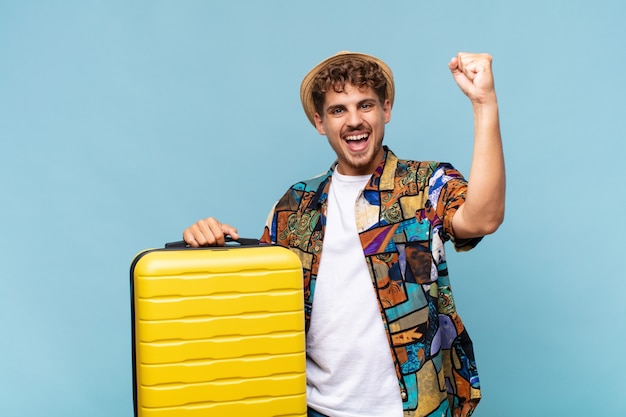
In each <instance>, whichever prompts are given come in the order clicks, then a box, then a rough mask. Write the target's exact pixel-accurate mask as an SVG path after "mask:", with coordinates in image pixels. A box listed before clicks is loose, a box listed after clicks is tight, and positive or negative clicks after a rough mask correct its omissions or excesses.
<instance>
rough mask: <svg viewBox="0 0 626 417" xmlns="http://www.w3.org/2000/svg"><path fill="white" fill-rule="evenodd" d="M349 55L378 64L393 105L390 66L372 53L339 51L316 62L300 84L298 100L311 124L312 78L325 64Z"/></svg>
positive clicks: (312, 116) (313, 109) (312, 114)
mask: <svg viewBox="0 0 626 417" xmlns="http://www.w3.org/2000/svg"><path fill="white" fill-rule="evenodd" d="M350 56H352V57H355V58H361V59H364V60H365V61H370V62H374V63H376V64H378V66H379V67H380V69H381V70H382V72H383V75H384V77H385V79H386V80H387V99H389V103H391V105H392V106H393V97H394V92H395V89H394V85H393V73H392V72H391V68H389V66H388V65H387V64H385V63H384V62H383V61H381V60H380V59H378V58H376V57H374V56H372V55H368V54H363V53H360V52H350V51H341V52H337V53H336V54H335V55H333V56H331V57H330V58H326V59H325V60H323V61H322V62H320V63H319V64H317V65H316V66H315V67H314V68H313V69H312V70H311V71H309V73H308V74H307V75H306V77H304V80H302V84H301V85H300V100H301V101H302V107H303V108H304V113H305V114H306V117H307V118H308V119H309V121H310V122H311V124H312V125H313V126H315V118H314V115H315V104H314V103H313V94H312V90H313V80H315V77H317V75H318V74H319V73H320V72H321V71H322V70H323V69H324V68H325V67H326V66H328V65H330V64H334V63H336V62H338V61H341V60H342V59H344V58H346V57H350Z"/></svg>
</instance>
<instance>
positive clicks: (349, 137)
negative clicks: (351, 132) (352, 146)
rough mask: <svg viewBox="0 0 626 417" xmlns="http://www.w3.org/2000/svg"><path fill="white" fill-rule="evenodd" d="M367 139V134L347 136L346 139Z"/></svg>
mask: <svg viewBox="0 0 626 417" xmlns="http://www.w3.org/2000/svg"><path fill="white" fill-rule="evenodd" d="M362 139H367V134H365V133H364V134H362V135H356V136H346V140H362Z"/></svg>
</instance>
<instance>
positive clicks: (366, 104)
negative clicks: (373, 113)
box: [361, 102, 374, 110]
mask: <svg viewBox="0 0 626 417" xmlns="http://www.w3.org/2000/svg"><path fill="white" fill-rule="evenodd" d="M372 107H374V104H373V103H369V102H368V103H363V104H361V108H362V109H363V110H369V109H371V108H372Z"/></svg>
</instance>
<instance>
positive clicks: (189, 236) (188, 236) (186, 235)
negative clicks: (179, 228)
mask: <svg viewBox="0 0 626 417" xmlns="http://www.w3.org/2000/svg"><path fill="white" fill-rule="evenodd" d="M183 240H184V241H185V242H187V244H188V245H189V246H191V247H192V248H197V247H199V246H200V243H198V241H197V240H196V238H195V236H194V234H193V232H192V230H191V227H188V228H187V229H185V230H184V231H183Z"/></svg>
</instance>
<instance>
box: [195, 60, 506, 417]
mask: <svg viewBox="0 0 626 417" xmlns="http://www.w3.org/2000/svg"><path fill="white" fill-rule="evenodd" d="M449 68H450V70H451V72H452V75H453V77H454V79H455V80H456V82H457V84H458V85H459V87H460V88H461V90H462V91H463V92H464V93H465V94H466V95H467V96H468V97H469V99H470V101H471V103H472V107H473V111H474V126H475V136H474V153H473V157H472V166H471V172H470V176H469V181H466V180H465V179H464V178H463V177H462V176H461V174H460V173H459V172H458V171H456V170H455V169H454V168H453V167H452V166H451V165H449V164H444V163H436V162H418V161H408V160H401V159H398V158H397V157H396V156H395V155H394V154H393V153H392V152H391V151H390V150H389V149H388V148H386V147H385V146H383V144H382V142H383V138H384V133H385V124H386V123H388V122H389V120H390V119H391V109H392V106H393V99H394V92H395V89H394V83H393V76H392V72H391V70H390V69H389V67H388V66H387V65H386V64H385V63H384V62H382V61H380V60H379V59H377V58H375V57H373V56H370V55H366V54H361V53H350V52H341V53H339V54H336V55H334V56H332V57H330V58H328V59H326V60H324V61H323V62H321V63H320V64H319V65H317V66H316V67H315V68H313V69H312V70H311V71H310V72H309V74H307V76H306V77H305V78H304V80H303V82H302V86H301V90H300V96H301V100H302V104H303V107H304V111H305V113H306V115H307V117H308V118H309V121H310V122H311V123H312V124H313V125H314V126H315V128H316V129H317V131H318V132H319V133H320V134H321V135H325V136H326V137H327V139H328V142H329V144H330V146H331V147H332V148H333V150H334V151H335V153H336V155H337V161H336V163H335V164H333V166H332V167H331V169H330V170H329V171H328V172H327V173H326V174H324V175H321V176H319V177H316V178H313V179H310V180H306V181H302V182H298V183H296V184H295V185H293V186H292V187H291V188H290V189H289V190H288V191H287V192H286V193H285V195H284V196H283V197H282V198H281V199H280V200H279V201H278V203H277V204H276V205H275V207H274V209H273V210H272V213H271V214H270V216H269V218H268V223H267V225H266V227H265V232H264V234H263V237H262V239H261V240H262V241H263V242H266V243H274V244H278V245H282V246H285V247H288V248H290V249H291V250H292V251H294V252H295V253H297V254H298V255H299V257H300V259H301V261H302V264H303V273H304V289H305V316H306V328H307V401H308V405H309V416H332V417H358V416H362V417H365V416H367V417H372V416H376V417H386V416H390V417H391V416H393V417H400V416H405V417H407V416H452V415H454V416H469V415H471V413H472V412H473V410H474V408H475V406H476V405H477V403H478V401H479V399H480V386H479V382H478V374H477V372H476V366H475V361H474V353H473V349H472V343H471V340H470V338H469V336H468V334H467V332H466V331H465V328H464V325H463V323H462V321H461V319H460V318H459V316H458V315H457V313H456V307H455V304H454V300H453V297H452V292H451V289H450V285H449V278H448V270H447V265H446V258H445V253H444V242H445V241H447V240H451V241H452V242H453V244H454V247H455V249H456V250H469V249H471V248H473V247H474V246H475V245H476V244H477V243H478V242H479V241H480V239H481V238H482V237H483V236H484V235H486V234H490V233H493V232H494V231H495V230H496V229H497V228H498V227H499V225H500V223H501V222H502V219H503V216H504V194H505V173H504V158H503V153H502V144H501V138H500V128H499V121H498V105H497V99H496V93H495V89H494V82H493V75H492V71H491V57H490V56H489V55H486V54H470V53H459V54H458V55H457V56H456V57H454V58H452V60H451V61H450V63H449ZM413 140H415V139H413ZM418 145H419V144H418V143H416V147H417V146H418ZM226 235H231V236H232V237H234V238H237V237H238V235H237V230H236V229H235V228H234V227H232V226H230V225H227V224H222V223H220V222H219V221H217V220H216V219H214V218H211V217H209V218H207V219H204V220H200V221H199V222H197V223H196V224H194V225H192V226H191V227H189V228H188V229H186V230H185V231H184V233H183V237H184V239H185V240H186V241H187V243H189V244H190V245H191V246H201V245H223V244H224V237H225V236H226Z"/></svg>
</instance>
